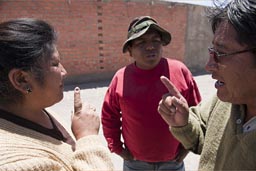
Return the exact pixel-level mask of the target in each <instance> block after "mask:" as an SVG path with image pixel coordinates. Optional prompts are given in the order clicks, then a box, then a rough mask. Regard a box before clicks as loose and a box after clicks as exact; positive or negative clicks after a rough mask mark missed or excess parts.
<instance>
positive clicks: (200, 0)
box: [165, 0, 212, 6]
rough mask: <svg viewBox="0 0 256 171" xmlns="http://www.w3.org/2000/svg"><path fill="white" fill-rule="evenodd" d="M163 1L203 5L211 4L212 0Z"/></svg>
mask: <svg viewBox="0 0 256 171" xmlns="http://www.w3.org/2000/svg"><path fill="white" fill-rule="evenodd" d="M165 1H172V2H182V3H188V4H197V5H204V6H212V0H165Z"/></svg>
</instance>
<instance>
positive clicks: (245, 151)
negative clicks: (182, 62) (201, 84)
mask: <svg viewBox="0 0 256 171" xmlns="http://www.w3.org/2000/svg"><path fill="white" fill-rule="evenodd" d="M209 17H210V21H211V24H212V30H213V34H214V36H213V40H212V47H210V48H209V49H208V50H209V60H208V62H207V64H206V66H205V68H206V70H207V71H208V72H210V73H211V74H212V78H213V79H216V83H215V88H216V89H217V95H216V96H214V97H213V98H212V99H211V100H209V101H202V102H201V103H200V104H199V105H197V106H195V107H191V108H188V105H187V102H186V100H185V99H184V97H182V95H181V94H180V93H179V92H178V91H177V90H175V87H174V85H173V84H172V83H171V82H170V81H169V80H168V79H167V78H165V77H162V78H161V79H162V82H163V83H164V84H165V86H166V87H167V88H168V90H169V93H170V94H172V96H170V95H167V96H165V97H164V98H163V99H162V100H161V101H160V103H159V107H158V111H159V113H160V114H161V116H162V117H163V119H164V120H165V121H166V122H167V123H168V125H169V127H170V130H171V132H172V133H173V135H174V136H175V137H176V138H177V139H178V140H179V141H180V142H181V143H182V144H183V145H184V147H185V148H186V149H189V150H191V151H193V152H195V153H198V154H201V158H200V164H199V170H207V171H209V170H256V153H255V151H256V146H255V144H256V1H255V0H231V1H230V2H229V3H228V4H227V5H226V6H222V5H221V6H217V8H214V9H213V11H211V13H210V15H209Z"/></svg>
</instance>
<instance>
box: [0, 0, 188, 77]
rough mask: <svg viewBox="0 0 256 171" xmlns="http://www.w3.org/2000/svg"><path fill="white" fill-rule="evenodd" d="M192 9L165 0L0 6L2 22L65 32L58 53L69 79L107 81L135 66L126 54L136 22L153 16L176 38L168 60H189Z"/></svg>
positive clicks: (38, 0)
mask: <svg viewBox="0 0 256 171" xmlns="http://www.w3.org/2000/svg"><path fill="white" fill-rule="evenodd" d="M187 13H188V6H187V5H178V4H175V3H170V2H162V1H159V0H155V1H152V0H151V1H149V0H140V1H138V0H8V1H0V21H1V22H2V21H5V20H8V19H13V18H17V17H35V18H40V19H43V20H46V21H48V22H49V23H51V24H52V25H53V26H54V27H55V28H56V30H57V31H58V32H59V40H58V49H59V51H60V53H61V57H62V63H63V65H64V66H65V68H66V70H67V71H68V73H69V77H68V79H67V80H69V81H70V82H75V81H78V80H80V81H90V80H97V79H102V78H106V77H111V76H112V74H113V73H114V72H115V71H116V70H117V69H119V68H121V67H123V66H125V65H127V64H128V63H131V62H132V58H130V57H129V55H128V53H127V54H122V44H123V42H124V41H125V39H126V36H127V27H128V25H129V23H130V21H131V20H132V19H133V18H134V17H136V16H139V15H150V16H152V17H154V18H155V19H156V20H157V21H158V23H159V24H160V25H162V26H163V27H164V28H166V29H167V30H169V31H170V32H171V33H172V42H171V44H169V45H168V46H167V47H165V48H164V56H166V57H172V58H176V59H179V60H181V61H183V60H184V54H185V47H184V46H185V43H184V41H185V36H186V24H187V15H188V14H187Z"/></svg>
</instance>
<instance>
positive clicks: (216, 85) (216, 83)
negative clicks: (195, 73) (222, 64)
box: [215, 80, 225, 88]
mask: <svg viewBox="0 0 256 171" xmlns="http://www.w3.org/2000/svg"><path fill="white" fill-rule="evenodd" d="M224 85H225V83H224V82H223V81H220V80H217V81H216V82H215V87H216V88H219V87H222V86H224Z"/></svg>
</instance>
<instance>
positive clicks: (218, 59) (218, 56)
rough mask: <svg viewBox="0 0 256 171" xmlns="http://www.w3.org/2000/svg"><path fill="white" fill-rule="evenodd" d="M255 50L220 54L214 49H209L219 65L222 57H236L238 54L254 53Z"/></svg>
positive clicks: (255, 48)
mask: <svg viewBox="0 0 256 171" xmlns="http://www.w3.org/2000/svg"><path fill="white" fill-rule="evenodd" d="M253 50H256V47H254V48H250V49H245V50H240V51H237V52H232V53H220V52H218V51H216V50H215V49H213V48H212V47H208V51H209V55H212V56H213V59H214V61H215V62H216V63H218V62H219V61H220V58H221V57H226V56H230V55H236V54H240V53H245V52H249V51H253Z"/></svg>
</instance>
